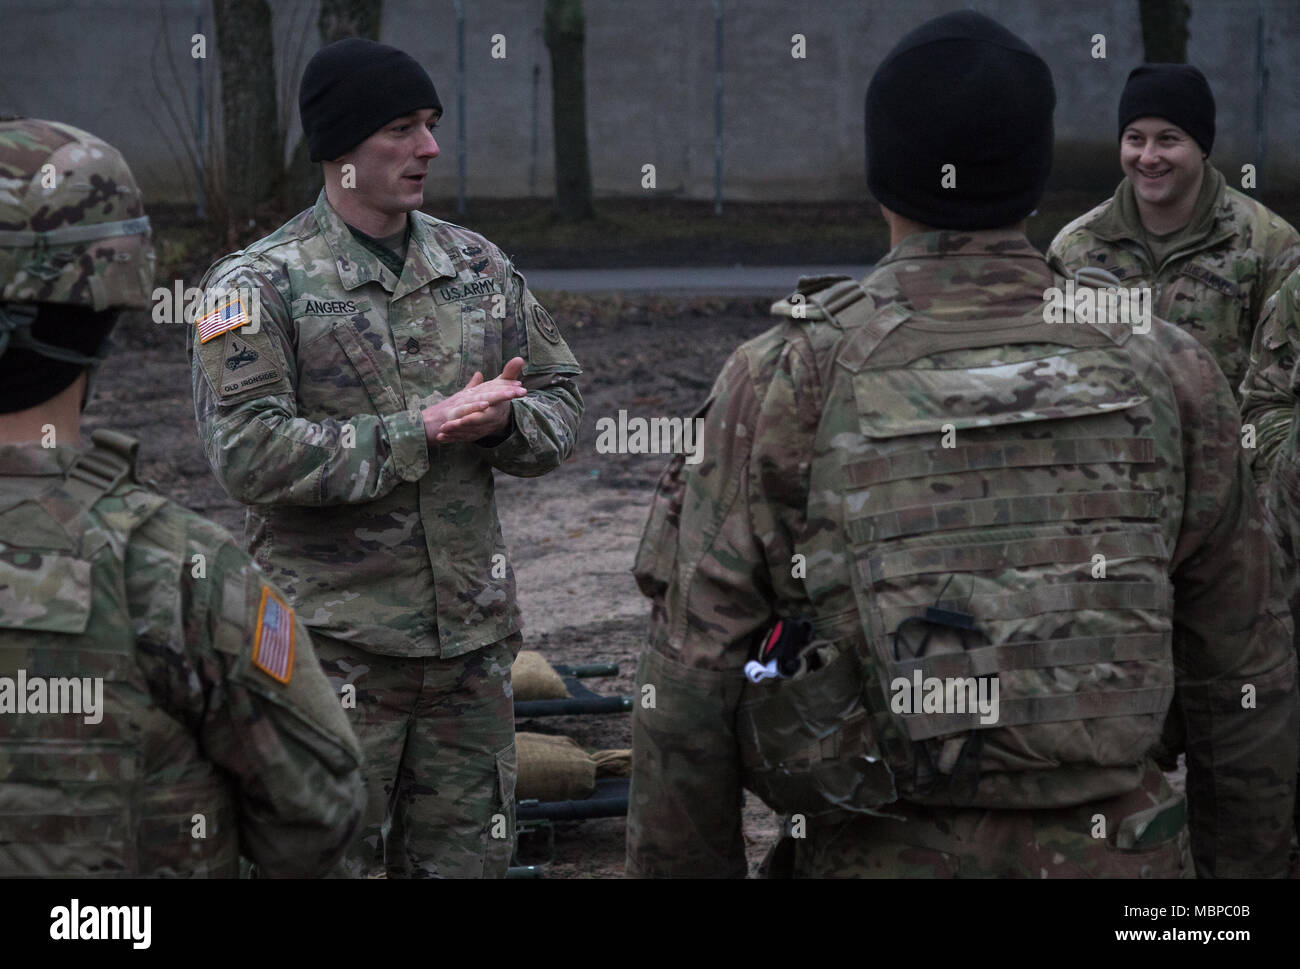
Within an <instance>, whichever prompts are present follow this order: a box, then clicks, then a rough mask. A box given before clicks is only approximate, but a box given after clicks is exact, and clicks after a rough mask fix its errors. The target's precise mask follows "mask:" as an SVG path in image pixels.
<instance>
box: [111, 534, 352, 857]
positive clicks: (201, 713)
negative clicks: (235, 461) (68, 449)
mask: <svg viewBox="0 0 1300 969" xmlns="http://www.w3.org/2000/svg"><path fill="white" fill-rule="evenodd" d="M178 548H181V549H184V555H183V556H177V555H176V554H175V550H176V549H178ZM128 554H129V555H130V556H131V559H130V561H129V562H128V565H129V568H128V574H129V575H131V576H133V577H134V578H133V582H134V587H133V588H131V589H129V590H128V593H129V594H130V598H131V600H132V602H133V603H135V604H136V605H135V606H133V613H134V621H135V625H136V630H135V631H136V637H137V642H138V643H139V655H140V657H141V660H140V662H141V665H142V667H143V669H144V672H145V676H146V679H147V681H148V683H149V688H150V691H151V693H152V694H153V696H154V699H155V701H156V702H157V703H158V705H159V706H160V707H161V708H162V709H163V710H164V711H166V712H167V713H168V714H169V715H171V716H172V717H174V718H175V719H177V720H178V721H180V722H181V723H183V724H185V725H186V726H187V727H188V728H189V730H190V732H191V733H192V734H193V735H194V736H195V738H196V740H197V742H198V744H199V747H200V749H201V750H202V752H203V754H204V756H206V757H207V759H209V760H210V761H212V762H213V763H214V764H216V765H217V766H219V767H220V768H222V769H223V770H224V771H225V772H226V773H227V774H228V775H229V777H230V779H231V782H232V788H233V791H234V794H235V802H236V810H237V817H238V826H239V841H240V849H241V853H242V854H245V855H247V856H248V857H249V858H251V859H252V860H253V861H255V862H256V863H257V865H258V867H259V869H260V870H261V871H262V872H263V873H265V874H267V875H269V876H272V877H277V876H281V877H288V876H296V877H312V876H319V875H322V874H324V873H326V872H328V871H329V870H330V869H331V868H332V867H333V866H334V865H335V863H336V862H337V861H338V859H339V858H340V857H342V855H343V852H344V851H345V850H346V848H347V845H348V844H349V842H350V839H351V837H352V834H353V832H354V831H355V829H356V826H357V824H358V822H359V820H360V816H361V809H362V805H363V802H364V790H363V787H362V780H361V770H360V764H361V749H360V746H359V745H358V743H357V740H356V737H355V735H354V734H353V733H352V729H351V727H350V726H349V725H348V723H347V719H346V717H345V716H344V714H343V711H342V709H341V707H340V704H339V700H338V698H337V697H336V696H335V695H334V693H333V691H332V690H331V689H330V686H329V683H328V681H327V680H326V679H325V675H324V673H323V672H322V671H321V668H320V664H319V662H318V661H317V659H316V655H315V652H314V650H313V649H312V644H311V639H310V637H309V636H308V633H307V630H306V627H304V626H303V625H302V623H301V621H299V620H298V619H297V617H296V616H294V614H293V611H292V609H289V608H288V606H287V605H286V600H285V598H284V597H283V596H282V595H279V593H278V592H277V591H276V590H275V589H274V588H273V587H271V586H269V585H268V584H267V583H266V582H265V581H264V580H263V577H262V574H261V573H260V572H259V571H258V570H257V568H256V567H255V566H254V565H253V563H252V560H251V559H250V558H249V557H248V556H247V555H246V554H245V553H244V552H243V551H241V550H240V549H239V548H238V547H237V546H236V545H235V544H234V542H233V541H232V540H231V539H230V537H229V536H228V535H227V534H226V533H225V532H223V531H222V530H221V529H219V528H217V527H216V526H214V525H211V524H209V523H207V522H204V521H202V520H201V519H195V518H192V517H189V516H184V515H180V514H176V513H174V512H171V511H167V512H164V513H161V514H159V515H155V516H154V518H153V519H151V520H150V521H149V522H148V523H146V525H145V526H144V528H143V529H142V530H141V531H140V532H138V533H137V535H136V536H134V537H133V543H132V545H131V548H130V551H129V553H128ZM196 556H198V558H196ZM159 588H168V589H178V590H179V591H178V593H177V595H176V597H175V598H174V599H171V600H166V601H160V599H159V597H158V595H157V589H159Z"/></svg>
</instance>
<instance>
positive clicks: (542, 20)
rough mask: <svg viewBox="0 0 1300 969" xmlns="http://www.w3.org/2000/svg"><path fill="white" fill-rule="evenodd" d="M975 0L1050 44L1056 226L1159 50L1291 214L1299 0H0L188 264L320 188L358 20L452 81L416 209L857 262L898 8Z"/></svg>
mask: <svg viewBox="0 0 1300 969" xmlns="http://www.w3.org/2000/svg"><path fill="white" fill-rule="evenodd" d="M963 6H964V7H968V8H971V9H976V10H979V11H981V12H982V13H986V14H988V15H990V16H992V17H994V18H995V19H997V20H999V21H1001V22H1002V23H1004V24H1005V25H1006V26H1008V27H1009V28H1010V29H1011V30H1013V31H1015V32H1016V33H1018V34H1020V35H1021V36H1022V37H1024V38H1025V39H1026V40H1028V41H1029V42H1030V43H1031V44H1032V45H1033V46H1034V47H1036V48H1037V49H1038V50H1039V52H1040V53H1042V54H1043V55H1044V56H1045V57H1046V58H1047V60H1048V61H1049V63H1050V64H1051V65H1052V69H1053V72H1054V75H1055V78H1056V88H1057V99H1058V106H1057V112H1056V131H1057V151H1056V159H1055V165H1054V169H1053V177H1052V181H1051V183H1050V186H1049V194H1048V197H1047V198H1046V199H1045V200H1044V204H1043V206H1042V208H1041V210H1040V214H1039V217H1038V218H1037V219H1036V220H1035V221H1034V224H1033V225H1032V226H1031V237H1032V238H1034V240H1035V242H1037V243H1038V244H1039V245H1046V242H1047V241H1048V240H1050V238H1051V236H1052V235H1053V234H1054V233H1055V231H1056V229H1058V228H1059V227H1060V225H1062V224H1063V223H1064V222H1065V221H1067V220H1068V219H1069V218H1072V217H1073V216H1074V215H1077V214H1079V213H1081V212H1082V211H1085V210H1086V209H1087V208H1090V207H1091V206H1092V205H1094V204H1096V203H1097V202H1099V201H1101V200H1102V199H1103V198H1104V197H1105V196H1106V195H1108V194H1109V193H1110V192H1111V191H1113V189H1114V186H1115V184H1116V183H1117V182H1118V181H1119V179H1120V176H1121V173H1120V169H1119V164H1118V149H1117V144H1118V139H1117V132H1116V117H1115V114H1116V107H1117V104H1118V99H1119V94H1120V91H1121V89H1122V87H1123V84H1124V80H1125V78H1126V77H1127V75H1128V72H1129V70H1130V69H1131V68H1133V67H1134V66H1136V65H1137V64H1139V63H1141V62H1142V61H1143V60H1144V59H1147V60H1166V61H1182V60H1186V61H1187V62H1189V63H1192V64H1195V65H1197V66H1198V67H1200V68H1201V69H1202V70H1203V71H1204V72H1205V74H1206V76H1207V77H1208V78H1209V80H1210V84H1211V87H1212V88H1213V91H1214V94H1215V98H1216V100H1217V102H1218V135H1217V140H1216V143H1215V147H1214V152H1213V154H1212V155H1211V161H1212V162H1213V163H1214V164H1215V165H1217V166H1218V167H1219V169H1220V170H1221V171H1223V172H1224V173H1225V175H1226V176H1227V177H1228V179H1229V184H1232V185H1234V186H1236V187H1239V188H1240V187H1242V186H1241V167H1242V165H1245V164H1251V165H1254V166H1255V178H1256V182H1255V188H1253V189H1250V188H1247V189H1246V190H1247V191H1249V192H1250V194H1252V195H1254V196H1255V197H1257V198H1259V199H1261V200H1262V201H1264V202H1265V204H1267V205H1270V206H1271V207H1273V208H1275V209H1277V210H1278V211H1279V212H1281V214H1283V215H1284V216H1286V217H1287V218H1289V219H1290V220H1291V221H1292V222H1297V221H1300V218H1297V216H1300V211H1298V208H1300V207H1298V206H1297V204H1296V201H1297V199H1300V168H1297V166H1296V165H1295V164H1294V159H1296V158H1297V157H1300V84H1297V83H1296V80H1295V75H1294V71H1293V66H1294V64H1295V63H1296V61H1297V54H1298V53H1300V3H1296V2H1295V0H1095V2H1092V3H1087V4H1083V3H1074V2H1040V0H978V2H971V3H965V4H962V3H954V2H951V0H948V2H944V0H908V2H898V0H810V2H806V3H800V4H793V3H789V2H787V0H659V2H655V3H641V2H632V0H585V2H582V0H474V2H467V0H72V2H69V0H0V11H2V14H3V23H4V29H3V30H2V31H0V63H2V64H3V65H4V67H3V71H2V72H0V112H5V113H18V114H26V115H30V116H35V117H46V118H54V119H58V120H62V121H66V122H69V123H71V124H74V125H78V126H81V127H84V128H86V129H88V130H90V131H92V132H94V133H95V134H97V135H99V136H101V137H103V138H105V139H106V140H108V141H109V142H111V143H112V144H114V145H116V146H117V147H119V148H120V149H121V150H122V151H123V152H124V153H125V154H126V156H127V158H128V160H129V162H130V164H131V166H132V168H133V170H134V171H135V173H136V176H137V178H138V179H139V181H140V183H141V186H142V188H143V189H144V191H145V194H146V198H147V200H148V202H149V205H150V212H151V214H152V215H154V220H155V223H156V224H157V226H158V228H159V229H160V230H162V237H163V239H164V240H165V241H166V242H168V244H169V245H168V248H167V251H166V252H165V253H164V256H165V259H164V268H167V269H170V268H171V267H172V266H178V267H179V268H181V269H184V268H187V267H185V266H184V263H185V262H186V261H187V260H186V259H185V256H186V255H187V254H188V252H187V251H184V250H188V249H190V248H193V247H194V246H195V245H198V246H199V247H200V248H202V247H203V246H205V245H210V244H213V243H214V240H212V239H208V238H206V237H204V236H203V235H202V233H200V234H199V236H198V237H194V236H193V234H192V231H191V230H195V229H211V230H213V231H214V232H215V233H216V235H217V236H219V237H224V238H218V239H217V240H215V247H216V248H218V249H220V248H229V247H234V246H237V245H239V244H242V243H244V242H246V241H248V240H251V239H253V238H257V237H258V236H260V235H262V234H264V233H265V232H266V231H269V230H270V229H272V228H274V227H275V226H276V225H278V224H280V222H282V221H283V220H284V218H287V217H288V216H289V215H292V214H293V213H295V212H297V211H299V210H300V209H301V208H303V207H305V206H306V205H308V204H310V203H311V202H312V201H313V200H314V198H315V195H316V192H317V191H318V190H319V187H320V180H319V167H318V166H314V165H311V164H310V163H309V162H308V161H307V158H306V153H305V151H304V150H303V147H302V140H301V127H300V125H299V120H298V109H297V88H298V80H299V78H300V77H301V73H302V69H303V66H304V65H305V64H306V62H307V60H308V58H309V57H310V56H311V54H312V53H313V52H314V51H315V50H317V49H318V48H319V47H320V46H322V45H323V44H324V43H327V42H329V41H332V40H335V39H338V38H340V37H345V36H350V35H360V36H367V37H371V38H374V39H377V40H380V41H383V42H385V43H389V44H393V45H395V46H399V47H401V48H402V49H404V50H406V51H408V52H409V53H410V54H412V55H413V56H414V57H415V58H416V59H417V60H419V61H420V62H421V63H422V64H423V65H424V66H425V67H426V68H427V69H428V70H429V72H430V74H431V75H432V77H433V79H434V82H435V84H436V85H437V87H438V91H439V95H440V97H441V99H442V101H443V104H444V108H445V114H444V118H443V121H442V125H441V127H440V128H439V130H438V140H439V144H440V146H441V148H442V156H441V157H440V158H438V159H436V160H435V161H434V162H433V163H432V165H431V166H430V177H429V179H428V182H427V183H426V195H427V198H428V200H429V206H428V208H427V210H428V211H430V212H431V213H433V214H436V215H438V216H440V217H442V218H446V219H449V220H451V221H457V222H468V223H469V224H471V226H472V227H473V228H476V229H478V230H479V231H482V232H484V234H486V235H488V236H489V238H492V239H493V240H494V241H496V242H497V243H498V244H500V245H502V246H504V247H505V248H506V249H507V250H508V251H511V252H513V253H515V254H516V255H518V256H519V257H520V261H521V262H523V263H524V264H526V265H532V266H535V267H539V266H616V265H624V266H627V265H647V264H655V263H665V262H666V263H669V264H685V263H692V264H711V265H730V264H733V263H735V262H746V263H782V262H799V263H807V262H851V263H861V262H864V261H868V260H870V259H874V258H875V257H876V256H878V255H879V254H880V253H881V252H883V250H884V239H885V236H884V230H883V225H882V224H880V222H879V219H878V218H877V217H876V213H875V210H874V207H873V206H871V205H870V200H869V197H868V195H867V190H866V184H865V178H864V174H863V170H864V149H863V134H862V109H863V99H864V96H865V93H866V88H867V83H868V81H869V80H870V77H871V74H872V72H873V71H874V70H875V68H876V66H877V65H878V64H879V62H880V61H881V59H882V58H883V56H884V55H885V54H886V53H887V52H888V50H889V49H890V47H892V46H893V44H895V43H896V42H897V40H898V39H899V38H900V37H901V36H902V35H903V34H904V33H906V32H907V31H908V30H910V29H911V28H912V27H914V26H916V25H918V24H920V23H922V22H923V21H925V20H927V19H929V18H930V17H933V16H935V15H938V14H940V13H943V12H946V11H949V10H953V9H959V8H961V7H963ZM916 108H917V112H918V114H924V112H925V110H926V106H925V105H923V104H918V105H917V106H916ZM646 166H653V170H652V171H653V177H652V178H651V177H650V175H649V173H650V172H651V170H650V169H647V168H646ZM557 171H559V172H561V173H563V175H564V177H563V178H562V179H560V180H558V182H557V179H556V172H557ZM706 216H707V217H710V218H705V217H706ZM250 220H251V221H252V225H250ZM174 230H185V231H184V232H182V233H181V234H179V235H178V234H177V233H176V231H174Z"/></svg>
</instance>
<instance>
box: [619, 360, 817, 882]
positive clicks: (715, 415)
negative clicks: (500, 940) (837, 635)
mask: <svg viewBox="0 0 1300 969" xmlns="http://www.w3.org/2000/svg"><path fill="white" fill-rule="evenodd" d="M784 359H785V358H784V357H782V360H784ZM783 376H788V375H783V374H777V375H775V376H774V375H772V374H762V373H759V374H755V373H753V372H751V363H750V360H749V359H748V358H747V356H746V355H745V354H744V352H738V353H737V354H736V355H734V356H733V357H732V358H731V359H730V361H729V362H728V363H727V365H726V366H725V367H724V368H723V371H722V374H721V375H720V376H719V378H718V380H717V383H716V384H715V386H714V389H713V392H712V394H711V396H710V398H709V401H708V403H707V404H706V405H705V408H704V410H703V412H702V413H703V418H702V419H703V436H702V438H701V450H700V460H699V461H698V463H695V464H688V463H686V460H685V456H683V455H679V456H678V457H676V458H674V460H673V462H672V463H671V464H670V465H669V467H668V469H667V470H666V471H665V472H664V475H663V477H662V478H661V480H660V482H659V487H658V489H657V491H656V494H655V498H654V503H653V505H652V509H651V515H650V521H649V524H648V525H647V528H646V531H645V534H644V536H643V538H642V542H641V547H640V551H639V552H638V555H637V562H636V566H635V569H634V571H635V574H636V579H637V583H638V585H639V586H640V588H641V591H642V592H643V593H645V594H646V595H647V596H649V597H650V598H651V600H652V612H651V631H650V648H649V649H648V650H647V651H646V653H645V654H644V656H643V657H642V660H641V665H640V668H639V670H638V704H637V706H636V708H635V710H634V713H633V722H632V781H631V798H630V803H629V808H628V826H627V874H628V875H630V876H635V877H744V875H745V873H746V871H747V863H746V858H745V849H744V841H743V836H742V824H741V814H740V811H741V802H742V778H741V770H740V761H739V752H738V747H737V742H736V736H735V711H736V706H737V704H738V702H739V700H740V695H741V689H742V687H743V685H744V682H745V681H744V677H743V672H742V668H743V666H744V664H745V662H746V660H748V659H749V658H750V653H751V651H752V649H753V647H754V646H755V644H756V640H757V639H758V638H759V637H760V636H761V635H762V633H763V632H764V631H765V630H766V629H767V628H768V627H769V626H770V625H771V624H772V622H773V621H774V618H775V615H776V604H777V603H779V602H781V601H782V600H793V599H796V598H797V597H798V596H799V595H801V592H800V591H799V586H798V583H797V580H794V579H793V578H792V577H791V576H792V569H791V567H790V563H791V557H792V555H793V553H794V547H795V541H796V536H797V535H798V533H799V530H800V527H801V519H800V516H801V514H802V510H803V508H804V507H805V505H806V494H807V478H806V472H807V469H808V467H809V462H810V461H811V456H812V446H813V439H812V435H811V434H807V433H804V432H806V431H807V426H806V425H805V424H801V422H800V420H799V416H798V415H797V414H793V413H792V412H791V410H790V403H791V401H792V398H790V397H788V396H787V395H784V394H782V393H780V392H778V391H775V390H774V389H773V388H774V387H775V386H776V385H777V384H779V383H781V382H782V378H783ZM756 384H757V385H758V386H759V387H762V388H763V397H764V402H765V403H766V404H767V406H766V407H764V406H763V404H760V401H759V397H758V394H757V392H756ZM812 413H813V414H814V415H815V414H816V413H818V411H816V410H815V409H814V410H813V411H812ZM801 489H802V493H801ZM650 699H653V702H652V703H651V702H650Z"/></svg>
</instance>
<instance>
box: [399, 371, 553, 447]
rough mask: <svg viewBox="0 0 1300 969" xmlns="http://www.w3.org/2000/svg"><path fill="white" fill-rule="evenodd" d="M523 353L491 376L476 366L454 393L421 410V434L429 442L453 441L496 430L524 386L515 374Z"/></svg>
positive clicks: (518, 373)
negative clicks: (495, 375) (479, 370)
mask: <svg viewBox="0 0 1300 969" xmlns="http://www.w3.org/2000/svg"><path fill="white" fill-rule="evenodd" d="M523 372H524V359H523V357H515V358H514V359H513V360H511V361H510V362H508V363H507V364H506V365H505V367H504V368H502V370H501V374H500V375H499V376H497V377H493V378H492V379H491V380H484V379H483V374H481V373H479V372H478V371H477V370H476V371H475V372H474V376H473V377H471V378H470V379H469V383H467V384H466V385H465V386H464V387H462V388H461V389H460V390H458V391H456V393H454V394H452V395H451V396H450V397H444V398H443V399H442V400H440V401H438V402H437V403H436V404H434V405H433V406H431V407H427V408H425V409H424V410H423V411H422V412H421V416H422V417H423V418H424V436H425V439H426V440H427V441H428V442H429V443H430V444H457V443H469V442H471V441H477V440H479V439H480V438H484V437H492V436H493V435H495V434H500V433H501V432H502V431H503V430H505V428H506V426H507V425H508V424H509V423H510V402H511V401H512V400H514V399H515V398H517V397H524V396H526V395H527V394H528V390H527V389H526V388H525V387H524V385H523V384H522V383H521V382H520V380H519V378H520V376H521V375H522V374H523Z"/></svg>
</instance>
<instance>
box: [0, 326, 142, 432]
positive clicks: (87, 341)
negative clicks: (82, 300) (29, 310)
mask: <svg viewBox="0 0 1300 969" xmlns="http://www.w3.org/2000/svg"><path fill="white" fill-rule="evenodd" d="M37 309H38V311H37V315H36V319H35V321H34V322H33V323H32V330H31V332H32V336H33V337H35V338H36V339H38V340H40V341H42V342H43V343H49V344H51V345H53V346H56V347H64V348H65V349H68V350H75V351H76V352H77V353H84V354H87V355H88V356H96V355H102V354H103V353H104V352H105V350H106V349H107V346H106V344H107V341H108V338H109V334H110V333H111V332H112V330H113V327H114V326H115V325H116V324H117V319H118V313H119V311H118V310H116V309H109V310H100V311H98V312H96V311H95V310H93V309H91V308H90V307H89V306H67V305H64V304H62V303H40V304H38V307H37ZM85 369H86V368H85V367H84V366H81V365H80V364H75V363H67V362H65V361H63V360H54V359H52V358H50V357H47V356H45V355H44V354H41V353H37V352H36V351H35V350H29V349H27V348H26V347H19V346H14V345H13V344H12V343H10V345H9V346H8V347H7V348H6V349H5V351H4V353H0V414H13V413H16V412H18V411H23V410H27V409H28V408H31V407H35V406H36V405H37V404H43V403H45V402H46V401H47V400H52V399H54V398H55V397H57V396H58V395H59V394H60V393H62V392H63V391H64V390H65V389H67V388H68V387H70V386H72V382H73V381H74V380H76V379H77V378H78V377H80V376H81V373H82V371H83V370H85Z"/></svg>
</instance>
